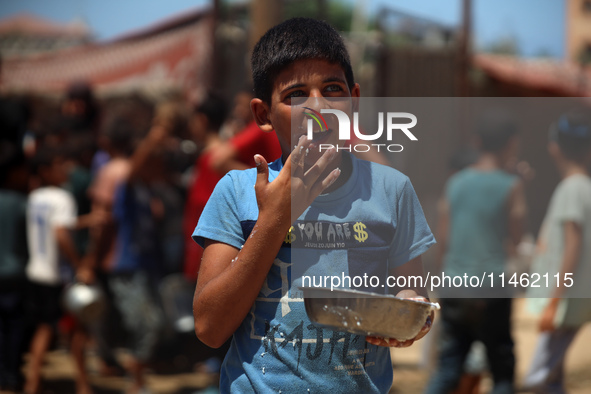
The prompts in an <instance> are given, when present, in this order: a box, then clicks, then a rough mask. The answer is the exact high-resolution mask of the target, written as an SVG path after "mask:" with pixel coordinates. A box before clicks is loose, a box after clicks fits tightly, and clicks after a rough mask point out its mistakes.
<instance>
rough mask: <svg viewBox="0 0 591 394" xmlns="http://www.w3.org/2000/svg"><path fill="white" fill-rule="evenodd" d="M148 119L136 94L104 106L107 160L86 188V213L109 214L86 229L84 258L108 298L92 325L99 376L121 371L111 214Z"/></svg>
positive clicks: (146, 106) (114, 225)
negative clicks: (113, 288)
mask: <svg viewBox="0 0 591 394" xmlns="http://www.w3.org/2000/svg"><path fill="white" fill-rule="evenodd" d="M151 118H152V107H151V105H149V104H148V103H147V102H146V101H145V100H142V99H140V98H138V97H130V98H126V99H123V100H121V101H117V102H113V103H111V104H110V105H109V106H107V107H106V108H105V119H104V121H103V125H102V127H101V132H100V136H99V140H100V141H101V146H102V147H103V149H104V150H105V151H106V152H107V153H108V155H109V157H110V159H109V161H108V162H107V163H106V164H105V165H103V166H102V167H101V168H100V169H99V170H98V172H97V173H96V176H95V177H94V180H93V182H92V184H91V187H90V189H89V191H88V194H89V197H90V199H91V204H92V208H91V212H93V213H99V214H102V215H104V216H105V217H107V218H108V220H107V221H105V223H103V225H101V226H99V227H97V228H94V229H93V230H92V231H91V233H90V240H89V250H88V254H87V256H86V257H85V258H86V259H87V261H88V267H90V268H92V269H91V270H89V272H87V274H88V279H87V280H88V281H89V282H93V281H95V280H96V282H97V283H98V284H99V285H100V286H101V287H102V288H103V290H104V292H105V294H106V299H107V303H106V304H107V308H106V312H105V313H104V315H103V317H102V319H101V320H100V321H99V322H97V323H96V324H95V325H93V327H91V331H92V334H93V336H94V339H95V341H96V343H97V353H98V356H99V359H100V361H99V370H100V373H101V375H103V376H120V375H124V374H125V369H124V368H123V367H122V366H121V365H120V363H119V361H118V360H117V358H116V356H115V354H114V352H113V348H114V346H115V344H117V343H118V341H117V338H120V335H119V332H118V331H117V330H118V329H120V327H119V325H118V324H114V322H119V321H120V320H121V316H120V315H119V312H118V308H116V307H115V305H114V302H113V293H112V291H111V288H110V286H109V280H110V276H111V274H112V271H113V267H114V266H115V264H116V258H117V249H116V239H117V233H118V227H117V223H116V221H115V219H114V216H113V212H114V205H115V198H116V193H117V190H118V189H119V187H120V186H121V185H122V184H124V183H125V182H126V181H127V179H128V178H129V173H130V171H131V162H130V156H131V154H132V152H133V145H134V143H135V141H136V140H137V139H139V138H140V137H141V136H142V135H143V134H144V133H145V130H147V129H148V128H149V126H150V120H151Z"/></svg>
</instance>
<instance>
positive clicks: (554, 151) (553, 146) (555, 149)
mask: <svg viewBox="0 0 591 394" xmlns="http://www.w3.org/2000/svg"><path fill="white" fill-rule="evenodd" d="M548 153H549V154H550V157H552V158H553V159H554V160H557V159H559V158H560V157H561V156H562V155H561V153H562V152H561V151H560V147H559V146H558V144H557V143H556V142H555V141H550V142H548Z"/></svg>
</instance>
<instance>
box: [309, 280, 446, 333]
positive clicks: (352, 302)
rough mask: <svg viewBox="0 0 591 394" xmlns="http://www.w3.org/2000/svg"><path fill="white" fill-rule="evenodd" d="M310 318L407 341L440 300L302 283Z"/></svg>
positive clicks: (340, 328) (332, 326)
mask: <svg viewBox="0 0 591 394" xmlns="http://www.w3.org/2000/svg"><path fill="white" fill-rule="evenodd" d="M300 289H301V290H302V291H303V293H304V304H305V306H306V313H307V314H308V317H309V318H310V320H311V321H312V322H313V323H315V324H317V325H319V326H322V327H326V328H330V329H332V330H338V331H347V332H350V333H353V334H359V335H369V336H377V337H385V338H395V339H397V340H399V341H406V340H408V339H412V338H414V337H416V336H417V334H418V333H419V331H420V330H421V328H422V327H423V325H424V324H425V322H426V321H427V317H428V316H429V315H430V314H431V312H432V311H434V310H437V309H439V304H437V303H431V302H423V301H417V300H411V299H404V298H399V297H395V296H393V295H383V294H376V293H368V292H363V291H357V290H344V289H333V290H331V289H327V288H317V287H301V288H300Z"/></svg>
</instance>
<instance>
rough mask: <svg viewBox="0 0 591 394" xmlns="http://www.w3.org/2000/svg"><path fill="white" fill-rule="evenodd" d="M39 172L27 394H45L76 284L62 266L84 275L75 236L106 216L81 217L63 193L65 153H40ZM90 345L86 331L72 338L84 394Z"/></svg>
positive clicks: (32, 206)
mask: <svg viewBox="0 0 591 394" xmlns="http://www.w3.org/2000/svg"><path fill="white" fill-rule="evenodd" d="M33 167H34V168H33V172H34V174H35V175H36V176H37V177H38V181H39V184H40V185H41V186H40V187H39V188H37V189H36V190H34V191H32V192H31V194H30V195H29V199H28V202H27V239H28V244H29V256H30V257H29V263H28V265H27V270H26V272H27V277H28V279H29V281H30V296H31V299H32V305H34V307H35V311H33V314H32V315H33V316H34V317H35V318H36V324H37V327H36V330H35V333H34V334H33V338H32V341H31V360H30V362H29V366H28V368H29V370H28V376H27V382H26V385H25V391H26V392H27V393H33V394H35V393H39V392H40V382H41V367H42V364H43V358H44V356H45V353H46V352H47V349H48V347H49V345H50V342H51V338H52V336H53V335H54V334H55V330H56V325H57V323H58V320H59V319H60V318H61V316H62V310H61V306H60V304H61V297H62V289H63V285H64V284H65V283H67V281H68V280H69V279H70V277H69V272H70V269H69V268H68V267H67V266H66V265H64V264H62V262H63V259H65V260H66V261H67V263H69V264H70V265H71V267H73V268H74V269H75V270H79V271H80V272H82V271H84V267H81V265H80V258H79V255H78V252H77V250H76V247H75V244H74V241H73V239H72V236H71V234H70V231H71V230H78V229H81V228H86V227H89V226H94V225H96V224H99V223H101V216H99V215H94V216H91V215H86V216H82V217H80V218H78V217H77V210H76V202H75V200H74V197H73V196H72V194H71V193H70V192H68V191H66V190H65V189H63V188H62V187H61V185H63V184H64V183H65V182H66V181H67V168H66V160H65V156H64V154H63V153H62V152H61V151H60V150H59V148H47V147H42V148H40V149H39V151H38V152H37V154H36V156H35V157H34V159H33ZM85 342H86V334H85V332H84V330H83V329H82V328H81V327H77V329H76V330H75V331H74V333H73V337H72V355H73V357H74V359H75V361H76V367H77V370H78V371H77V372H78V373H77V381H76V385H77V389H76V392H77V393H78V394H87V393H90V392H92V390H91V388H90V384H89V382H88V375H87V373H86V368H85V364H84V354H83V352H84V346H83V344H84V343H85Z"/></svg>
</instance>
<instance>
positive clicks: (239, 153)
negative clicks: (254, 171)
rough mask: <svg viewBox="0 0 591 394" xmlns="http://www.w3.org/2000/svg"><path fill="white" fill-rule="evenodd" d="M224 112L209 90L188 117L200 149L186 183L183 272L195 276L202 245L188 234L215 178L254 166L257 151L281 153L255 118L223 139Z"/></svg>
mask: <svg viewBox="0 0 591 394" xmlns="http://www.w3.org/2000/svg"><path fill="white" fill-rule="evenodd" d="M225 115H226V105H225V102H224V101H223V100H222V99H221V98H219V97H217V96H215V95H213V94H210V95H209V97H208V98H206V99H205V100H204V101H203V103H202V104H200V105H198V106H197V107H196V108H195V110H194V113H193V116H192V119H191V126H190V127H191V132H192V134H193V138H194V139H195V142H197V144H198V145H202V146H203V149H202V152H201V154H200V156H199V158H198V159H197V162H196V163H195V167H194V168H195V169H194V174H195V176H194V180H193V183H192V184H191V186H190V187H189V190H188V194H187V202H186V205H185V215H184V216H185V219H184V224H183V232H184V234H185V262H184V274H185V276H186V277H187V278H188V279H190V280H192V281H196V280H197V272H198V271H199V263H200V262H201V255H202V253H203V249H202V248H201V247H200V246H199V245H197V244H196V243H195V242H193V241H192V239H191V235H192V234H193V230H194V229H195V225H196V224H197V221H198V220H199V217H200V216H201V212H202V211H203V208H204V207H205V204H206V203H207V200H208V199H209V196H210V195H211V193H212V192H213V189H214V188H215V185H216V184H217V183H218V181H219V180H220V179H221V178H222V177H223V176H224V175H225V174H226V173H227V172H228V171H230V170H234V169H245V168H249V167H254V166H255V163H254V159H253V157H254V155H255V154H257V153H259V154H263V155H264V157H269V159H270V160H275V159H277V158H279V156H281V147H280V146H279V142H278V141H277V137H276V136H275V133H266V132H264V131H262V130H261V129H259V127H258V126H257V124H256V123H255V122H254V121H251V122H250V123H248V124H247V126H246V127H245V128H244V129H243V130H242V131H240V132H238V133H237V134H236V135H234V136H233V137H231V138H230V139H229V140H228V141H222V139H221V138H220V136H219V130H220V128H221V127H222V124H223V122H224V119H225Z"/></svg>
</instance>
